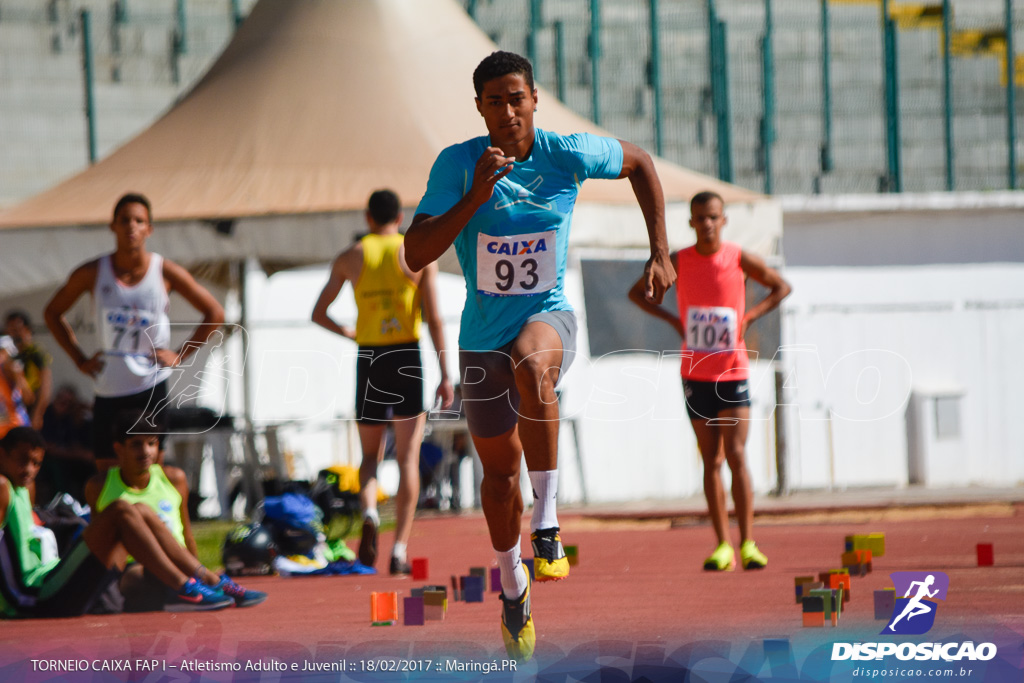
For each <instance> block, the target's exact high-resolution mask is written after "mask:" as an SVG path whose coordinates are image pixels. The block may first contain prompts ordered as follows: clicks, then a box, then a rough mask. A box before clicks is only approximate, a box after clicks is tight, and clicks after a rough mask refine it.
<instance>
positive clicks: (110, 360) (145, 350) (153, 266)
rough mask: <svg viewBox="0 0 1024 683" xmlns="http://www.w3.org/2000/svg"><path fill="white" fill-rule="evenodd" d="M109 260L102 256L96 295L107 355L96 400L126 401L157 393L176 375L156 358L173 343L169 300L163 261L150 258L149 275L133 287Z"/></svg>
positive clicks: (101, 346)
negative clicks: (158, 351) (124, 398)
mask: <svg viewBox="0 0 1024 683" xmlns="http://www.w3.org/2000/svg"><path fill="white" fill-rule="evenodd" d="M110 258H111V256H110V255H109V254H108V255H106V256H102V257H100V259H99V262H98V268H97V272H96V284H95V286H94V288H93V292H92V295H93V303H94V305H95V309H96V329H97V330H98V331H99V337H100V349H101V350H102V351H103V355H104V363H103V370H102V371H101V372H100V373H99V374H98V375H97V376H96V395H97V396H127V395H129V394H137V393H139V392H141V391H146V390H147V389H152V388H153V387H154V386H156V385H157V384H159V383H160V382H162V381H164V380H165V379H167V378H168V377H169V376H170V374H171V370H170V368H166V367H160V365H159V364H158V363H157V362H156V356H155V352H156V349H166V348H168V347H169V346H170V343H171V327H170V319H169V318H168V317H167V312H168V309H169V306H170V299H169V298H168V296H167V286H166V285H165V284H164V276H163V264H164V260H163V257H162V256H160V255H159V254H153V253H151V254H150V259H149V269H148V270H147V271H146V275H145V276H144V277H143V278H142V280H140V281H139V282H138V283H137V284H135V285H131V286H129V285H126V284H124V283H123V282H120V281H118V279H117V277H116V276H115V275H114V269H113V267H112V265H111V262H110Z"/></svg>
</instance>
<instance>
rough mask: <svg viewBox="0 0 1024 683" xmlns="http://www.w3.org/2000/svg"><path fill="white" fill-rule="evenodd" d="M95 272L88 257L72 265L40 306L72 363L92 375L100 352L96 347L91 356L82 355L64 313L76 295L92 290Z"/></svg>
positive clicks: (98, 366)
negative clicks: (57, 286)
mask: <svg viewBox="0 0 1024 683" xmlns="http://www.w3.org/2000/svg"><path fill="white" fill-rule="evenodd" d="M96 273H97V262H96V261H90V262H89V263H86V264H85V265H82V266H79V267H78V268H76V269H75V270H74V271H72V273H71V275H70V276H68V281H67V282H65V283H64V284H63V285H62V286H61V288H60V289H58V290H57V292H56V293H55V294H54V295H53V298H51V299H50V302H49V303H47V304H46V308H45V309H44V310H43V319H44V320H46V327H48V328H49V330H50V334H52V335H53V338H54V339H55V340H57V343H58V344H60V347H61V348H62V349H64V352H65V353H67V354H68V356H69V357H70V358H71V360H72V362H74V364H75V367H77V368H78V369H79V370H80V371H81V372H83V373H85V374H86V375H89V376H91V377H95V376H96V375H98V374H99V373H100V371H101V370H103V352H102V351H97V352H96V353H95V354H93V355H92V356H91V357H90V356H86V355H85V352H84V351H82V348H81V347H80V346H79V345H78V339H77V338H76V337H75V332H74V330H72V329H71V325H70V324H69V323H68V321H67V319H66V318H65V317H64V314H65V313H67V312H68V310H69V309H70V308H71V307H72V306H74V305H75V302H76V301H78V298H79V297H80V296H82V295H83V294H85V293H86V292H88V291H91V290H92V288H93V285H94V284H95V282H96Z"/></svg>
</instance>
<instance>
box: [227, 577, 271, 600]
mask: <svg viewBox="0 0 1024 683" xmlns="http://www.w3.org/2000/svg"><path fill="white" fill-rule="evenodd" d="M216 589H217V590H219V591H221V592H222V593H224V595H226V596H228V597H229V598H231V599H233V600H234V601H235V606H236V607H252V606H253V605H258V604H260V603H261V602H263V601H264V600H266V599H267V594H266V593H264V592H262V591H253V590H249V589H248V588H242V587H241V586H239V585H238V584H237V583H235V582H234V581H232V580H231V579H230V578H229V577H228V575H227V574H221V575H220V583H218V584H217V585H216Z"/></svg>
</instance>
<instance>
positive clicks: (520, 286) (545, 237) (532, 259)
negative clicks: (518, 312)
mask: <svg viewBox="0 0 1024 683" xmlns="http://www.w3.org/2000/svg"><path fill="white" fill-rule="evenodd" d="M556 260H557V256H556V250H555V231H554V230H548V231H547V232H534V233H530V234H527V235H510V236H508V237H495V236H494V235H485V234H484V233H480V234H478V235H477V240H476V288H477V291H479V292H481V293H484V294H490V295H493V296H524V295H527V294H539V293H540V292H546V291H548V290H550V289H553V288H554V287H555V285H556V284H557V283H558V268H557V263H556Z"/></svg>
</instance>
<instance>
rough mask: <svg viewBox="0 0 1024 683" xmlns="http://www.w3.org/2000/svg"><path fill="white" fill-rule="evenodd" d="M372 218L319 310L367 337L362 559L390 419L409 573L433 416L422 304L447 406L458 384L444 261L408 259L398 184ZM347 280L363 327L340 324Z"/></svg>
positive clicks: (368, 561) (338, 328) (361, 365)
mask: <svg viewBox="0 0 1024 683" xmlns="http://www.w3.org/2000/svg"><path fill="white" fill-rule="evenodd" d="M366 223H367V225H368V226H369V228H370V234H368V235H366V236H365V237H363V238H362V239H361V240H360V241H359V242H358V243H356V244H354V245H353V246H351V247H349V248H348V249H346V250H345V251H343V252H342V253H341V254H339V255H338V257H337V258H336V259H335V260H334V264H333V265H332V266H331V276H330V279H329V280H328V281H327V285H326V286H324V289H323V291H322V292H321V293H320V298H319V299H318V300H317V302H316V306H315V307H314V308H313V316H312V318H313V322H315V323H316V324H317V325H320V326H321V327H323V328H324V329H326V330H329V331H331V332H334V333H335V334H339V335H341V336H343V337H347V338H349V339H353V340H355V342H356V343H357V344H359V355H358V359H357V361H356V419H357V421H358V423H359V440H360V442H361V444H362V450H363V461H362V464H361V465H360V467H359V485H360V492H359V497H360V504H361V506H362V509H363V528H362V538H361V539H360V542H359V561H360V562H362V563H363V564H365V565H367V566H371V567H372V566H373V565H374V563H375V562H376V559H377V527H378V526H379V525H380V517H379V516H378V513H377V465H378V464H379V463H380V461H381V460H382V459H383V457H384V439H383V436H384V428H385V427H386V425H387V424H389V423H390V424H391V425H392V427H393V428H394V430H395V442H396V443H395V446H396V451H397V459H398V465H399V471H400V473H401V478H400V483H399V489H398V496H397V501H396V503H397V508H398V509H397V515H396V516H397V523H396V526H395V543H394V546H393V548H392V552H391V565H390V572H391V573H392V574H408V573H409V572H410V568H409V563H408V561H407V558H406V555H407V552H406V546H407V544H408V542H409V536H410V534H411V533H412V520H413V515H414V514H415V512H416V502H417V499H418V497H419V490H420V481H419V453H420V444H421V442H422V441H423V425H424V424H425V422H426V413H425V412H424V409H423V365H422V360H421V357H420V347H419V338H420V320H421V310H422V315H423V316H424V317H425V318H426V322H427V329H428V330H429V331H430V338H431V340H432V341H433V343H434V350H435V351H436V352H437V357H438V362H439V364H440V367H441V384H440V386H438V388H437V398H438V399H439V400H440V401H441V404H442V407H444V408H447V407H448V406H450V405H451V403H452V400H453V398H454V391H453V389H452V383H451V380H450V379H449V378H448V370H447V368H446V367H445V362H444V358H445V356H444V351H445V341H444V327H443V325H442V321H441V314H440V311H439V309H438V306H437V293H436V288H437V267H436V265H435V266H433V267H430V268H424V269H423V270H421V271H420V272H418V273H413V272H412V271H411V270H409V267H408V266H407V265H406V263H405V244H404V236H403V235H402V234H401V233H399V232H398V227H399V226H400V225H401V224H402V208H401V203H400V202H399V200H398V197H397V196H396V195H395V193H394V192H391V191H390V190H378V191H376V192H374V193H373V194H372V195H370V201H369V204H368V207H367V210H366ZM346 282H351V283H352V287H353V290H354V293H355V298H356V306H357V308H358V309H359V315H358V318H357V319H356V327H355V329H352V328H351V327H348V326H344V325H339V324H338V323H337V322H335V321H334V320H333V319H331V317H330V316H329V315H328V314H327V309H328V307H329V306H330V305H331V304H332V303H333V302H334V300H335V299H336V298H337V297H338V294H339V293H340V292H341V288H342V286H343V285H344V284H345V283H346Z"/></svg>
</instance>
